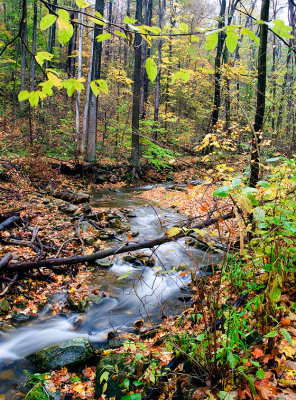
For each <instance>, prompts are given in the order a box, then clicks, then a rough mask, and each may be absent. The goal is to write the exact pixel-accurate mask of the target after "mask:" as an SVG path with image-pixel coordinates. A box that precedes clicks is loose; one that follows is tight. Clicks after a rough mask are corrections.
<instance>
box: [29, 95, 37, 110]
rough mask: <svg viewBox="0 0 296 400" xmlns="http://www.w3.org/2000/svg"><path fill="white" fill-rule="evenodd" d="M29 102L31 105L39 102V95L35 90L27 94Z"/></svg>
mask: <svg viewBox="0 0 296 400" xmlns="http://www.w3.org/2000/svg"><path fill="white" fill-rule="evenodd" d="M29 102H30V104H31V106H32V107H35V106H37V105H38V103H39V95H38V93H36V92H31V93H30V94H29Z"/></svg>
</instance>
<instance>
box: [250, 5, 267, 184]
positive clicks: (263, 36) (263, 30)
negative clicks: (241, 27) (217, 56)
mask: <svg viewBox="0 0 296 400" xmlns="http://www.w3.org/2000/svg"><path fill="white" fill-rule="evenodd" d="M269 6H270V0H262V4H261V16H260V19H261V20H262V21H268V18H269ZM267 37H268V26H267V24H261V25H260V46H259V51H258V78H257V102H256V114H255V123H254V131H255V133H256V136H255V137H253V138H252V150H251V165H250V186H251V187H255V186H256V184H257V182H258V180H259V171H260V165H259V163H260V142H261V138H260V131H262V128H263V120H264V112H265V91H266V55H267V54H266V53H267Z"/></svg>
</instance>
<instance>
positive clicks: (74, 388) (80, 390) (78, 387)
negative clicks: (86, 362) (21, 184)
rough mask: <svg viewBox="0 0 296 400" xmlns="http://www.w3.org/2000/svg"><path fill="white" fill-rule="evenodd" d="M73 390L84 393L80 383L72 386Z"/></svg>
mask: <svg viewBox="0 0 296 400" xmlns="http://www.w3.org/2000/svg"><path fill="white" fill-rule="evenodd" d="M73 390H75V392H77V393H84V387H83V385H82V384H81V383H78V384H77V385H75V386H74V387H73Z"/></svg>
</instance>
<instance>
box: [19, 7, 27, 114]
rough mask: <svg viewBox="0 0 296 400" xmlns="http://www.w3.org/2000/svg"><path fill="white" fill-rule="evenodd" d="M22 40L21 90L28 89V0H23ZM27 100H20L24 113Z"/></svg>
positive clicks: (21, 109)
mask: <svg viewBox="0 0 296 400" xmlns="http://www.w3.org/2000/svg"><path fill="white" fill-rule="evenodd" d="M21 24H22V26H21V40H22V45H21V49H22V56H21V91H23V90H25V89H26V42H27V36H28V32H27V0H23V18H22V22H21ZM24 108H25V102H24V101H21V102H20V111H21V113H23V111H24Z"/></svg>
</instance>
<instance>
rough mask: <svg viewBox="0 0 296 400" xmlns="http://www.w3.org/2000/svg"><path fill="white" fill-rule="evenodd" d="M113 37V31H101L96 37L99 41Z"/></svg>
mask: <svg viewBox="0 0 296 400" xmlns="http://www.w3.org/2000/svg"><path fill="white" fill-rule="evenodd" d="M110 37H111V33H101V34H100V35H98V36H97V37H96V39H97V42H99V43H100V42H103V41H104V40H108V39H110Z"/></svg>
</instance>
